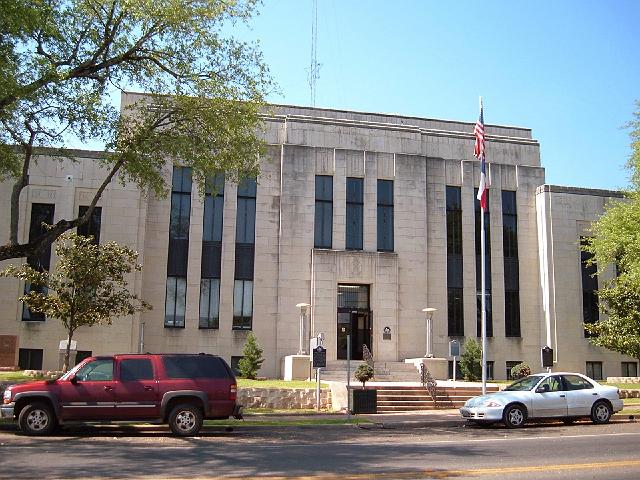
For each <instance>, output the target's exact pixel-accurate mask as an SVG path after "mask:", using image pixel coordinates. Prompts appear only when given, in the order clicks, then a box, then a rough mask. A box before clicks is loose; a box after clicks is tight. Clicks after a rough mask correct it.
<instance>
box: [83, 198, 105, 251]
mask: <svg viewBox="0 0 640 480" xmlns="http://www.w3.org/2000/svg"><path fill="white" fill-rule="evenodd" d="M88 209H89V207H83V206H80V208H78V217H81V216H83V215H84V214H85V213H86V211H87V210H88ZM101 223H102V207H95V208H94V209H93V212H92V213H91V217H90V218H89V221H88V222H87V223H83V224H82V225H79V226H78V235H82V236H83V237H89V236H90V237H93V243H94V244H95V245H98V244H99V243H100V224H101Z"/></svg>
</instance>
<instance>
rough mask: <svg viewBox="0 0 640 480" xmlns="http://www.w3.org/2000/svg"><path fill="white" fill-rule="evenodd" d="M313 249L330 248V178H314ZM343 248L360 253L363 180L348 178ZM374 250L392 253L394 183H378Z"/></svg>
mask: <svg viewBox="0 0 640 480" xmlns="http://www.w3.org/2000/svg"><path fill="white" fill-rule="evenodd" d="M315 192H316V197H315V198H316V203H315V220H314V247H315V248H333V177H332V176H329V175H316V178H315ZM345 214H346V220H345V248H346V249H347V250H362V249H363V244H364V242H363V239H364V179H363V178H353V177H348V178H347V181H346V204H345ZM377 250H378V251H379V252H392V251H393V250H394V245H393V180H378V183H377Z"/></svg>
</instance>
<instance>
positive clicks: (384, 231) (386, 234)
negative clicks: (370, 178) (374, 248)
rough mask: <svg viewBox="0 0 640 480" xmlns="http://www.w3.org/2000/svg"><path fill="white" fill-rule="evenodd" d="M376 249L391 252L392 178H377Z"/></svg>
mask: <svg viewBox="0 0 640 480" xmlns="http://www.w3.org/2000/svg"><path fill="white" fill-rule="evenodd" d="M378 251H379V252H393V180H378Z"/></svg>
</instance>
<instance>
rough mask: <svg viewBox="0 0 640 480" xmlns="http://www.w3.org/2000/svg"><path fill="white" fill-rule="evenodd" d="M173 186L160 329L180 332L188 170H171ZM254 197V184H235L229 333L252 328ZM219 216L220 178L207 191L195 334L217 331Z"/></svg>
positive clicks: (184, 291) (184, 289) (186, 244)
mask: <svg viewBox="0 0 640 480" xmlns="http://www.w3.org/2000/svg"><path fill="white" fill-rule="evenodd" d="M172 185H173V187H172V194H171V218H170V228H169V255H168V260H167V283H166V295H165V318H164V326H165V327H166V328H184V326H185V310H186V298H187V267H188V257H189V226H190V225H189V222H190V214H191V187H192V180H191V169H190V168H187V167H177V166H176V167H174V170H173V183H172ZM256 193H257V184H256V180H255V179H245V180H243V181H242V182H240V183H239V184H238V191H237V218H236V245H235V270H234V278H235V281H234V293H233V328H234V329H238V330H250V329H251V328H252V319H253V269H254V257H255V248H254V244H255V215H256ZM223 212H224V175H222V174H219V175H216V176H215V177H212V178H210V179H208V180H207V183H206V185H205V198H204V218H203V236H202V255H201V269H200V272H201V273H200V275H201V279H200V301H199V322H198V326H199V328H205V329H217V328H219V325H220V278H221V264H222V227H223V223H224V218H223Z"/></svg>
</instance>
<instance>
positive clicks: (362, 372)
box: [353, 363, 374, 389]
mask: <svg viewBox="0 0 640 480" xmlns="http://www.w3.org/2000/svg"><path fill="white" fill-rule="evenodd" d="M373 375H374V372H373V368H371V365H368V364H366V363H363V364H362V365H360V366H358V368H356V371H355V372H354V374H353V376H354V377H356V380H358V381H359V382H362V388H363V389H364V384H365V383H366V382H368V381H369V380H371V379H372V378H373Z"/></svg>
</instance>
